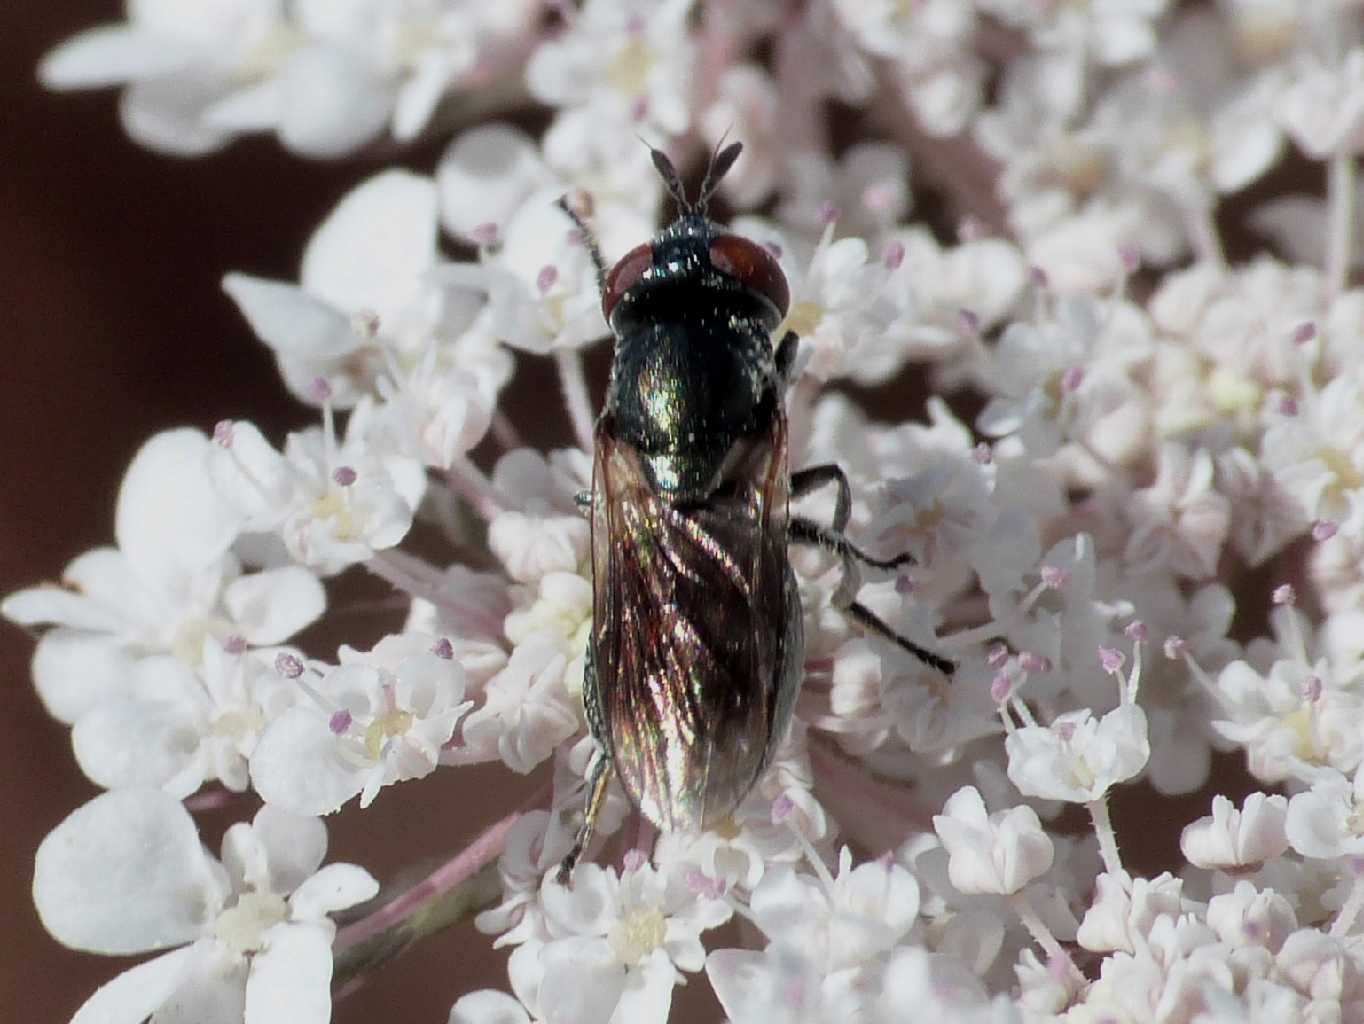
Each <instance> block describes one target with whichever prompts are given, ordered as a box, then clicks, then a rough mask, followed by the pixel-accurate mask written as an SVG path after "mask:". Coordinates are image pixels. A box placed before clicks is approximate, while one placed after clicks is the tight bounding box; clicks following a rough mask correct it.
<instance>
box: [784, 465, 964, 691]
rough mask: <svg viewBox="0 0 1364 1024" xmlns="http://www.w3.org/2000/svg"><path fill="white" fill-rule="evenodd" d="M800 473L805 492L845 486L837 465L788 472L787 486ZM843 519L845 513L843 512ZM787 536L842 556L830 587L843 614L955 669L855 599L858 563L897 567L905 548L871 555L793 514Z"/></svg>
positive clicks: (934, 663) (946, 670)
mask: <svg viewBox="0 0 1364 1024" xmlns="http://www.w3.org/2000/svg"><path fill="white" fill-rule="evenodd" d="M798 476H804V477H805V480H803V481H801V485H803V486H804V487H805V488H806V490H807V492H808V490H810V489H813V488H815V487H819V486H821V485H822V484H825V483H827V482H829V481H830V480H836V481H838V484H839V491H840V494H839V497H840V500H841V499H842V492H843V489H844V488H846V487H847V486H848V479H847V477H845V476H844V475H843V471H842V470H841V469H839V468H838V467H837V466H814V467H812V468H811V469H807V470H804V471H803V472H802V473H794V474H792V476H791V490H792V493H795V492H796V491H797V489H798V486H797V483H796V478H797V477H798ZM834 518H835V520H837V519H838V512H837V511H835V513H834ZM844 520H845V521H846V515H845V516H844ZM787 536H788V538H789V540H790V542H791V543H793V544H810V545H813V546H814V547H820V548H823V549H824V550H826V551H831V552H833V553H834V554H836V555H837V556H838V557H839V558H841V559H842V560H843V581H842V582H841V583H840V584H839V585H838V589H837V590H836V591H834V596H833V604H834V607H835V608H838V609H839V610H840V611H842V612H843V613H844V614H846V615H848V616H849V617H850V618H851V619H852V620H853V621H854V622H857V623H859V624H860V625H862V626H864V627H866V628H867V629H869V630H871V631H872V632H873V633H876V634H877V635H878V636H883V637H885V638H886V639H887V640H890V641H891V642H892V643H895V644H898V645H899V646H900V647H902V648H903V649H904V650H906V651H908V652H909V653H910V654H912V655H914V657H916V658H918V659H919V660H920V661H922V662H923V663H924V664H925V665H928V666H929V667H930V668H934V669H937V670H938V671H939V672H941V673H943V674H944V675H949V676H950V675H951V674H952V673H953V672H955V671H956V670H957V666H956V663H955V662H953V661H950V660H948V659H947V658H944V657H942V656H941V655H938V654H934V653H933V652H932V651H930V650H928V649H927V648H924V647H920V646H919V645H918V644H916V643H915V642H914V641H913V640H910V639H909V638H908V637H905V636H901V635H900V634H899V633H897V632H896V631H895V630H894V629H892V628H891V627H890V626H888V625H887V624H886V623H884V622H882V621H881V620H880V619H879V618H877V617H876V614H875V613H874V612H873V611H872V610H871V609H870V608H868V607H867V606H866V605H864V604H859V603H858V602H857V592H858V590H860V589H861V587H862V577H861V574H860V573H859V572H858V565H859V563H860V564H861V565H869V566H871V567H872V568H874V569H898V568H899V567H900V566H902V565H913V564H914V561H915V558H914V556H913V555H911V554H910V553H909V552H905V553H904V554H902V555H896V556H895V557H894V558H873V557H872V556H871V555H869V554H867V553H866V552H865V551H863V550H862V549H861V548H859V547H858V546H857V545H855V544H854V543H853V542H852V541H850V540H848V538H847V537H846V536H844V534H843V531H842V530H841V529H839V528H836V527H828V526H821V525H820V524H819V523H816V522H815V521H814V520H812V519H806V518H804V517H803V516H795V517H793V518H792V519H791V524H790V527H789V533H788V535H787Z"/></svg>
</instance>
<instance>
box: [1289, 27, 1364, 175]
mask: <svg viewBox="0 0 1364 1024" xmlns="http://www.w3.org/2000/svg"><path fill="white" fill-rule="evenodd" d="M1361 97H1364V48H1360V47H1359V46H1356V47H1354V48H1353V49H1351V50H1350V51H1349V52H1348V53H1346V54H1345V58H1344V60H1342V61H1340V62H1339V63H1338V64H1334V65H1331V66H1327V65H1325V64H1321V63H1315V62H1314V63H1313V64H1311V65H1309V66H1307V67H1305V68H1303V69H1302V70H1300V71H1299V72H1298V75H1297V77H1296V80H1295V81H1294V82H1293V83H1292V84H1291V85H1290V86H1289V87H1288V88H1287V89H1286V90H1285V91H1284V94H1283V97H1282V99H1281V100H1280V104H1279V119H1280V121H1281V122H1282V124H1283V127H1284V130H1285V131H1287V132H1288V133H1289V134H1290V135H1292V136H1293V141H1294V142H1296V143H1297V144H1298V147H1299V148H1300V149H1301V150H1302V151H1303V152H1304V153H1306V154H1307V155H1308V156H1309V157H1311V158H1312V159H1314V160H1324V159H1326V158H1327V157H1329V156H1333V155H1336V154H1341V155H1347V154H1357V153H1359V152H1360V151H1361V149H1364V101H1362V100H1361Z"/></svg>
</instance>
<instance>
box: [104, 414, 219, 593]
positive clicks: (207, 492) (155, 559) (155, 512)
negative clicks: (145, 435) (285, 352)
mask: <svg viewBox="0 0 1364 1024" xmlns="http://www.w3.org/2000/svg"><path fill="white" fill-rule="evenodd" d="M208 453H209V441H208V438H206V437H204V435H203V434H201V433H199V431H197V430H189V429H181V430H168V431H164V432H162V433H160V434H157V435H155V436H153V437H152V438H151V439H150V440H149V441H147V443H146V444H144V445H143V446H142V448H141V450H139V451H138V453H137V455H136V456H134V458H133V461H132V464H131V465H130V466H129V467H128V471H127V473H125V474H124V477H123V484H122V486H121V487H120V488H119V492H118V510H117V513H116V515H115V524H114V534H115V536H116V537H117V538H118V546H119V548H120V550H122V551H123V552H124V554H126V555H127V556H128V561H129V562H130V563H131V564H132V565H134V566H135V567H136V568H137V570H138V573H139V575H141V576H142V577H143V578H144V579H149V580H155V581H157V582H158V583H160V584H161V586H162V588H163V589H164V590H165V591H166V593H167V594H169V595H179V594H181V593H182V592H183V589H184V588H185V587H186V586H187V585H188V583H189V577H190V576H191V575H192V574H194V573H196V572H199V571H200V570H202V569H204V568H206V567H208V566H210V565H212V564H213V563H215V562H217V561H218V559H220V558H221V557H222V556H223V554H224V552H226V551H227V549H228V547H229V546H230V545H231V544H232V541H233V540H234V539H235V538H236V534H237V526H238V523H239V518H238V517H237V515H235V514H234V513H232V512H231V511H229V509H228V507H227V505H226V503H225V502H224V501H223V500H222V498H221V497H219V495H218V492H217V490H216V489H215V488H214V487H213V484H212V483H211V482H210V480H209V476H208Z"/></svg>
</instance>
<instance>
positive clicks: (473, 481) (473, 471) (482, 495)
mask: <svg viewBox="0 0 1364 1024" xmlns="http://www.w3.org/2000/svg"><path fill="white" fill-rule="evenodd" d="M445 479H446V482H447V483H449V484H450V486H451V487H452V488H453V489H454V490H455V492H456V493H458V494H461V495H463V496H464V498H465V499H466V500H468V502H469V504H470V505H472V506H473V507H474V511H475V512H477V513H478V514H479V515H480V516H482V517H483V518H484V519H485V520H487V521H488V522H491V521H492V520H493V519H495V518H496V517H497V515H498V513H500V512H501V511H502V510H503V509H505V508H506V507H507V502H506V500H505V499H504V498H503V496H502V495H501V494H499V493H498V490H497V488H496V487H495V486H493V482H492V481H491V480H489V479H488V477H487V475H486V474H485V473H484V472H483V470H481V469H479V468H478V467H477V466H475V465H474V464H473V463H472V462H470V461H469V460H468V459H466V458H457V459H455V461H454V462H452V463H451V464H450V467H449V468H448V469H447V470H446V471H445Z"/></svg>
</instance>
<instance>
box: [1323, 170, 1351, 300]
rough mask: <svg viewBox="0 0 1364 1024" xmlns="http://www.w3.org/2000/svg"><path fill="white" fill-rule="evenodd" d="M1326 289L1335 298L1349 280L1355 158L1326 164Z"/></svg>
mask: <svg viewBox="0 0 1364 1024" xmlns="http://www.w3.org/2000/svg"><path fill="white" fill-rule="evenodd" d="M1326 181H1327V184H1326V196H1327V207H1326V288H1327V294H1328V295H1329V296H1330V297H1332V298H1334V297H1335V296H1337V295H1339V294H1340V293H1341V292H1343V291H1344V290H1345V287H1346V285H1347V284H1349V281H1350V259H1351V257H1352V256H1353V255H1354V222H1355V158H1354V154H1353V153H1337V154H1336V155H1335V156H1333V157H1331V162H1330V163H1329V164H1327V178H1326Z"/></svg>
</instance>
